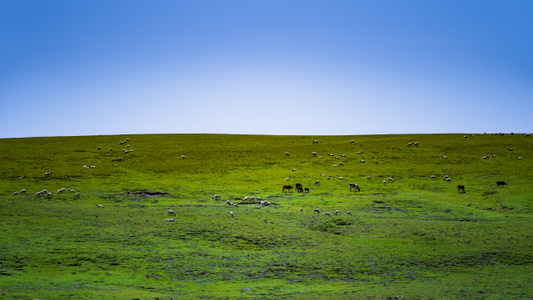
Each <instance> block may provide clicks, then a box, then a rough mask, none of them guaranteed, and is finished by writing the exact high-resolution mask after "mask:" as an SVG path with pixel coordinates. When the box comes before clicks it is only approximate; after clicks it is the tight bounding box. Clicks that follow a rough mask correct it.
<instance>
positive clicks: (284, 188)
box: [281, 184, 293, 192]
mask: <svg viewBox="0 0 533 300" xmlns="http://www.w3.org/2000/svg"><path fill="white" fill-rule="evenodd" d="M292 189H293V187H292V185H288V184H286V185H284V186H283V189H282V190H281V191H282V192H285V190H287V191H289V192H291V191H292Z"/></svg>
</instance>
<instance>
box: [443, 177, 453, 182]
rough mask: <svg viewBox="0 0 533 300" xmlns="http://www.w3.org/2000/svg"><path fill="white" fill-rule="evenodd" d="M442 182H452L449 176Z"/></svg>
mask: <svg viewBox="0 0 533 300" xmlns="http://www.w3.org/2000/svg"><path fill="white" fill-rule="evenodd" d="M444 182H452V179H451V178H446V179H445V180H444Z"/></svg>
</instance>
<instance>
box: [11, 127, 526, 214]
mask: <svg viewBox="0 0 533 300" xmlns="http://www.w3.org/2000/svg"><path fill="white" fill-rule="evenodd" d="M500 135H503V134H500ZM472 136H474V135H472ZM529 136H530V135H529V134H526V135H525V137H529ZM464 138H467V136H466V135H465V136H464ZM128 142H129V138H126V139H125V140H124V141H121V142H120V143H119V145H123V144H127V143H128ZM349 143H350V144H353V143H354V140H351V141H349ZM313 144H318V140H314V141H313ZM407 146H408V147H413V146H414V147H418V146H419V143H418V142H416V141H409V142H408V143H407ZM129 147H130V145H129V144H127V145H126V149H122V151H123V152H124V153H129V152H133V151H134V150H128V148H129ZM97 149H98V150H101V149H102V148H101V147H100V146H98V148H97ZM508 150H509V151H513V148H508ZM109 151H110V152H112V151H113V148H110V149H109ZM362 153H363V152H361V151H358V152H357V154H362ZM311 155H312V156H313V157H317V155H318V154H317V152H312V153H311ZM328 155H329V156H332V157H335V159H340V157H347V156H346V155H345V154H342V155H341V156H340V157H339V156H335V155H334V154H333V153H330V154H328ZM285 156H289V157H290V153H289V152H285ZM495 156H496V155H494V154H492V155H486V156H483V157H482V159H489V158H491V157H495ZM180 158H182V159H184V158H185V156H184V155H180ZM318 158H319V159H321V158H322V156H318ZM442 158H443V159H447V158H448V157H447V156H442ZM517 160H522V158H521V157H517ZM360 162H361V163H365V162H366V161H365V160H360ZM114 166H116V165H114ZM343 166H344V163H342V162H339V163H337V164H335V165H333V167H334V168H337V167H343ZM83 168H88V169H91V168H96V166H91V165H85V166H83ZM291 171H296V169H294V168H292V169H291ZM51 174H52V173H51V172H46V173H45V176H50V175H51ZM321 176H322V177H327V179H328V180H329V179H331V176H328V175H326V174H321ZM22 178H23V177H20V178H19V179H22ZM337 178H338V179H339V180H344V178H343V177H337ZM366 178H367V179H371V176H370V175H369V176H367V177H366ZM429 178H430V179H436V178H437V176H436V175H431V176H429ZM285 180H286V181H290V180H291V177H290V176H289V177H287V178H286V179H285ZM443 180H444V181H445V182H451V178H450V177H449V176H448V175H445V176H444V177H443ZM392 182H394V179H393V178H392V177H388V178H387V179H385V180H383V183H384V184H387V183H392ZM314 185H315V186H320V180H316V181H314ZM504 185H507V183H505V182H504V181H498V182H497V186H504ZM457 188H458V190H459V192H460V193H461V192H462V193H464V192H465V187H464V185H458V186H457ZM296 189H297V191H298V192H309V188H305V189H304V188H303V187H302V185H301V184H300V183H296ZM292 190H293V187H292V186H291V185H283V189H282V191H283V192H285V191H289V192H291V191H292ZM349 190H350V191H352V190H353V191H356V192H359V191H361V188H360V187H359V185H358V184H356V183H350V184H349ZM66 191H67V190H66V188H61V189H59V190H57V192H56V194H57V195H59V194H63V193H65V192H66ZM68 192H69V193H75V197H76V198H78V197H80V193H79V192H76V191H75V190H71V189H69V190H68ZM23 194H26V189H22V190H20V191H16V192H14V193H13V195H14V196H16V195H23ZM35 196H36V197H45V198H48V199H51V198H52V196H53V193H51V192H49V191H47V190H46V189H43V190H41V191H38V192H36V193H35ZM213 199H215V200H221V195H220V194H215V195H214V196H213ZM226 203H227V204H228V205H232V206H238V204H237V203H232V202H231V201H230V200H227V201H226ZM241 204H257V205H261V206H269V205H271V204H272V203H271V202H268V201H264V200H262V199H261V198H258V197H255V196H247V197H244V198H243V199H242V200H241ZM96 206H97V208H104V206H103V204H96ZM300 211H301V212H303V208H301V209H300ZM314 212H315V213H319V214H320V210H319V209H318V208H315V209H314ZM167 214H168V215H173V216H176V213H175V212H174V211H173V210H170V209H169V210H168V211H167ZM229 214H230V216H231V217H233V216H234V213H233V211H230V212H229ZM334 214H335V215H338V214H339V211H338V210H336V211H335V213H334ZM346 214H347V215H351V214H352V213H351V212H350V211H347V212H346ZM324 216H331V213H330V212H327V211H326V212H324ZM165 220H166V221H167V222H174V220H175V218H170V219H165Z"/></svg>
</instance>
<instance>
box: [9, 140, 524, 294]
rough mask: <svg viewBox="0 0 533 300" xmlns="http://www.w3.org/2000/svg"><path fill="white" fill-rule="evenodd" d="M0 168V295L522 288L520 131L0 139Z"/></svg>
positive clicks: (493, 290)
mask: <svg viewBox="0 0 533 300" xmlns="http://www.w3.org/2000/svg"><path fill="white" fill-rule="evenodd" d="M126 139H127V141H126ZM315 140H317V141H318V143H314V141H315ZM350 141H353V142H350ZM412 141H416V142H417V143H418V146H407V144H408V143H409V142H412ZM99 147H100V149H99ZM110 148H112V149H113V150H110ZM131 150H133V151H131ZM286 152H288V153H289V155H286ZM313 152H316V153H317V156H316V157H315V156H313V155H312V153H313ZM330 154H333V155H330ZM445 157H446V158H445ZM518 157H520V158H521V159H518ZM362 161H364V162H362ZM341 162H342V164H340V163H341ZM0 164H1V168H0V221H1V224H2V226H1V229H2V231H1V233H0V237H1V238H0V298H2V299H18V298H20V299H35V298H38V299H41V300H42V299H236V298H237V299H238V298H252V299H254V298H255V299H400V298H403V299H531V298H533V285H532V284H531V282H533V259H532V253H533V242H532V237H533V222H532V221H533V214H532V213H533V140H532V139H531V138H529V137H525V136H524V134H505V135H493V134H475V135H473V134H466V135H465V134H420V135H407V134H406V135H367V136H365V135H363V136H268V135H263V136H258V135H222V134H218V135H214V134H176V135H171V134H166V135H156V134H154V135H113V136H80V137H43V138H19V139H0ZM335 165H337V166H335ZM87 166H91V167H87ZM47 172H49V173H48V175H45V173H47ZM323 174H325V175H326V176H322V175H323ZM431 175H435V176H436V178H434V179H431V178H430V176H431ZM445 175H447V176H449V178H450V179H451V182H445V181H444V176H445ZM368 176H370V178H369V179H368ZM289 177H290V179H288V178H289ZM328 177H329V179H328ZM339 177H341V178H343V179H342V180H341V179H339ZM389 177H390V178H392V179H393V181H390V182H386V183H384V181H387V178H389ZM287 179H288V180H287ZM317 180H319V181H320V184H319V185H316V184H314V183H315V181H317ZM497 181H505V182H506V183H507V185H505V186H496V182H497ZM296 183H301V184H302V185H303V187H306V188H309V193H298V192H297V191H292V192H287V191H282V186H283V185H286V184H290V185H293V186H294V185H295V184H296ZM349 183H357V184H358V185H359V186H360V188H361V191H359V192H354V191H350V190H349ZM459 184H461V185H464V186H465V193H459V192H458V189H457V185H459ZM62 188H65V192H64V193H61V194H57V191H58V190H60V189H62ZM22 189H24V190H25V191H26V192H25V193H20V191H21V190H22ZM44 189H46V190H47V191H48V192H50V193H51V194H52V195H51V198H47V197H44V196H36V193H37V192H39V191H42V190H44ZM70 190H72V191H73V192H70ZM15 192H16V193H17V194H16V195H15V194H14V193H15ZM78 192H79V196H76V193H78ZM215 194H219V195H220V196H221V199H220V200H215V199H214V198H213V196H214V195H215ZM251 196H254V197H256V198H258V197H259V198H261V199H262V200H264V201H268V202H270V205H267V206H263V205H258V204H256V203H242V199H243V198H244V197H251ZM228 200H229V201H230V202H232V203H235V204H238V205H237V206H235V205H229V204H227V201H228ZM97 204H101V205H103V206H104V208H98V207H97ZM315 208H318V209H320V211H321V212H320V213H315V212H314V209H315ZM169 209H171V210H173V211H174V212H175V213H176V216H170V215H168V214H167V210H169ZM302 209H303V211H302ZM335 211H338V214H335ZM347 211H350V212H351V213H352V214H351V215H350V214H347ZM230 212H233V216H232V215H231V214H230ZM324 212H330V213H331V216H325V215H324ZM168 218H175V221H174V222H167V221H166V219H168Z"/></svg>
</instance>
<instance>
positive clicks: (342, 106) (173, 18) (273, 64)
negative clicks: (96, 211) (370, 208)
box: [0, 0, 533, 138]
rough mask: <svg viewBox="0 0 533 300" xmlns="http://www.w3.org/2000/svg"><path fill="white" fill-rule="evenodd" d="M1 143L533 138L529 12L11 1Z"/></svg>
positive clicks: (307, 0) (179, 0) (0, 52)
mask: <svg viewBox="0 0 533 300" xmlns="http://www.w3.org/2000/svg"><path fill="white" fill-rule="evenodd" d="M0 108H1V109H0V138H7V137H35V136H77V135H99V134H135V133H242V134H290V135H293V134H294V135H315V134H316V135H347V134H386V133H455V132H459V133H462V132H511V131H514V132H530V131H533V1H531V0H511V1H501V0H497V1H491V0H484V1H481V0H477V1H468V0H435V1H428V0H419V1H415V0H402V1H399V0H388V1H386V0H372V1H363V0H346V1H343V0H328V1H326V0H322V1H318V0H301V1H297V0H292V1H291V0H279V1H278V0H264V1H263V0H252V1H250V0H211V1H207V0H205V1H202V0H190V1H188V0H172V1H166V0H157V1H152V0H146V1H134V0H127V1H126V0H125V1H112V0H102V1H100V0H75V1H72V0H47V1H41V0H2V1H0Z"/></svg>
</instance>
